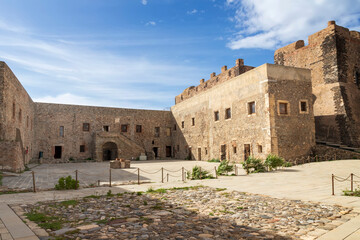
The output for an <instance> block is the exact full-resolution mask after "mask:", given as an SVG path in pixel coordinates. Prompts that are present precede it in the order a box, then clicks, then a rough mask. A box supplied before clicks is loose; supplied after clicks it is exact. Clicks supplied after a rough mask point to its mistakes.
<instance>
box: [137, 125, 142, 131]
mask: <svg viewBox="0 0 360 240" xmlns="http://www.w3.org/2000/svg"><path fill="white" fill-rule="evenodd" d="M136 132H137V133H141V132H142V126H141V125H136Z"/></svg>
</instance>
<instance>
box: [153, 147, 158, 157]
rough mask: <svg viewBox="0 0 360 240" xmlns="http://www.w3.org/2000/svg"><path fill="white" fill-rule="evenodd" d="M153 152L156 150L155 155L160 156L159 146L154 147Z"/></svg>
mask: <svg viewBox="0 0 360 240" xmlns="http://www.w3.org/2000/svg"><path fill="white" fill-rule="evenodd" d="M153 152H154V155H155V157H158V156H159V148H157V147H153Z"/></svg>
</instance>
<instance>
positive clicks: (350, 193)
mask: <svg viewBox="0 0 360 240" xmlns="http://www.w3.org/2000/svg"><path fill="white" fill-rule="evenodd" d="M343 193H344V195H345V196H352V197H360V188H356V189H355V190H354V191H350V190H343Z"/></svg>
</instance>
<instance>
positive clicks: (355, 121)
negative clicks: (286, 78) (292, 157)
mask: <svg viewBox="0 0 360 240" xmlns="http://www.w3.org/2000/svg"><path fill="white" fill-rule="evenodd" d="M274 60H275V64H280V65H285V66H294V67H301V68H308V69H311V78H312V86H313V94H314V97H315V102H314V115H315V126H316V138H317V139H319V140H323V141H329V142H335V143H341V144H344V145H348V146H354V147H360V33H359V32H356V31H349V29H347V28H344V27H341V26H337V25H336V24H335V22H334V21H329V22H328V27H327V28H325V29H323V30H321V31H319V32H317V33H315V34H313V35H311V36H309V38H308V45H307V46H305V45H304V41H303V40H299V41H297V42H295V43H292V44H290V45H288V46H286V47H283V48H280V49H278V50H277V51H276V52H275V56H274Z"/></svg>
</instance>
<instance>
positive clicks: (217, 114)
mask: <svg viewBox="0 0 360 240" xmlns="http://www.w3.org/2000/svg"><path fill="white" fill-rule="evenodd" d="M214 120H215V122H216V121H219V111H215V112H214Z"/></svg>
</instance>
